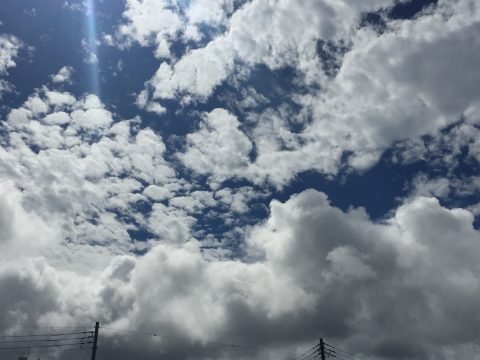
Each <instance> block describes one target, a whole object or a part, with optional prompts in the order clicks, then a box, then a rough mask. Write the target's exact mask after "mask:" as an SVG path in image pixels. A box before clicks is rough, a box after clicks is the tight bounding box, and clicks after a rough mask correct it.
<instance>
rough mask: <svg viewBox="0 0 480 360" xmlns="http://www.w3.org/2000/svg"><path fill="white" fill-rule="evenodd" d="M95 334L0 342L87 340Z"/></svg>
mask: <svg viewBox="0 0 480 360" xmlns="http://www.w3.org/2000/svg"><path fill="white" fill-rule="evenodd" d="M92 337H93V336H84V337H76V338H71V337H68V338H57V339H29V340H10V341H0V344H13V343H31V342H55V341H65V340H85V339H91V338H92Z"/></svg>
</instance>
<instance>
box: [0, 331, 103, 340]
mask: <svg viewBox="0 0 480 360" xmlns="http://www.w3.org/2000/svg"><path fill="white" fill-rule="evenodd" d="M81 334H93V331H82V332H72V333H56V334H31V335H0V338H25V337H55V336H68V335H81Z"/></svg>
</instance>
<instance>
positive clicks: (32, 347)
mask: <svg viewBox="0 0 480 360" xmlns="http://www.w3.org/2000/svg"><path fill="white" fill-rule="evenodd" d="M91 343H92V342H91V341H88V342H85V343H84V344H91ZM84 344H82V343H73V344H50V345H33V346H12V347H0V350H20V349H40V348H53V347H62V346H80V345H84Z"/></svg>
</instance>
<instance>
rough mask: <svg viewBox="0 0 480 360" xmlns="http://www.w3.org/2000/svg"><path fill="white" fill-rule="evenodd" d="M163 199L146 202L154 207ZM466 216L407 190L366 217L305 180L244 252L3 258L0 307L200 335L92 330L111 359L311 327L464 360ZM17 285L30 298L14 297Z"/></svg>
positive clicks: (474, 243) (384, 347)
mask: <svg viewBox="0 0 480 360" xmlns="http://www.w3.org/2000/svg"><path fill="white" fill-rule="evenodd" d="M17 194H18V192H17ZM17 196H18V195H17ZM165 209H166V208H165V207H164V208H163V210H161V209H160V208H158V211H160V212H162V213H163V214H164V215H162V217H163V216H165V215H166V213H165V212H164V210H165ZM172 215H177V214H172ZM162 217H159V218H156V220H158V222H157V221H156V220H155V222H154V223H156V224H158V225H159V229H160V228H163V230H162V231H163V232H164V233H167V232H168V233H170V235H172V236H183V235H185V234H186V233H185V232H184V230H182V227H181V226H180V224H183V226H185V225H187V222H185V221H184V220H182V217H178V216H175V217H173V218H170V220H167V219H168V215H167V218H163V219H162ZM2 219H3V215H2ZM164 220H167V221H168V222H167V223H165V222H164ZM172 221H175V222H176V224H175V223H172ZM472 221H473V216H472V214H471V213H469V212H468V211H466V210H462V209H452V210H449V209H446V208H443V207H441V206H440V205H439V203H438V201H437V200H435V199H431V198H422V197H419V198H415V199H412V200H411V202H409V203H406V204H404V205H402V206H401V207H400V208H398V209H397V211H396V212H395V213H394V214H393V216H392V217H391V218H390V219H387V220H386V221H385V222H384V223H381V224H377V223H374V222H372V221H371V220H369V218H368V216H367V215H366V213H365V211H364V210H363V209H361V208H359V209H352V210H350V211H348V212H342V211H340V210H339V209H337V208H335V207H332V206H331V205H330V204H329V203H328V201H327V198H326V196H325V195H324V194H322V193H318V192H316V191H313V190H310V191H306V192H304V193H301V194H298V195H297V196H294V197H292V198H291V199H290V200H288V201H287V202H285V203H280V202H278V201H273V202H272V203H271V214H270V217H269V219H268V221H267V222H265V223H264V224H260V225H257V226H255V227H253V228H252V229H251V231H250V235H248V237H247V247H246V249H247V251H248V253H249V254H250V255H249V259H244V260H248V261H242V260H240V259H236V260H230V259H225V258H222V259H214V258H208V257H207V255H206V254H205V253H203V252H202V251H201V249H200V245H201V244H200V243H198V242H196V241H194V240H190V241H189V240H187V242H181V243H176V244H174V243H170V244H169V243H165V242H164V243H157V244H156V245H154V246H153V247H152V248H151V249H150V251H149V252H148V253H147V254H146V255H144V256H142V257H137V256H133V255H119V256H116V257H114V258H113V259H112V260H111V261H110V265H108V266H105V267H104V270H103V271H102V274H101V275H100V276H98V273H97V274H91V275H89V274H77V273H75V272H71V271H65V270H63V269H62V268H59V267H54V266H51V265H49V264H48V259H45V258H43V259H39V260H36V261H35V262H32V263H30V265H28V266H26V265H22V266H19V265H18V262H17V263H16V265H15V264H14V262H12V260H6V261H4V262H3V263H2V266H1V267H0V289H4V287H5V286H7V284H8V286H9V294H10V296H9V297H8V299H4V300H2V301H3V302H2V309H3V312H4V313H5V314H9V315H8V321H9V323H10V324H15V325H18V324H21V325H26V324H29V325H37V324H40V325H43V326H54V325H60V324H61V325H64V326H65V325H68V324H75V323H76V322H78V321H80V319H81V321H82V323H85V322H87V323H88V321H91V322H92V323H93V321H94V320H97V319H99V320H100V321H101V323H102V324H103V325H104V326H106V327H108V326H112V327H116V328H120V329H145V330H148V331H161V332H162V333H164V334H170V335H174V336H185V337H189V338H192V339H196V340H197V341H198V342H192V343H183V342H182V343H181V344H180V343H178V342H173V341H168V339H155V338H152V339H149V338H141V339H137V340H135V341H141V343H142V345H141V347H136V346H135V344H133V343H131V342H130V341H131V338H130V337H123V335H122V333H121V332H111V331H108V330H106V329H104V330H102V353H103V354H104V356H107V354H108V356H110V357H115V358H117V359H124V358H125V359H126V358H130V357H131V354H130V353H129V352H130V351H133V352H135V353H136V354H137V356H142V357H143V358H146V359H148V358H151V356H152V355H151V351H153V349H157V350H158V347H159V346H160V347H161V348H162V349H163V351H164V352H165V354H172V355H171V357H173V358H177V357H178V358H182V357H183V356H184V355H182V351H187V352H188V353H189V355H190V356H193V357H194V358H198V359H203V358H211V357H212V356H214V355H215V354H222V355H221V357H222V358H226V359H235V358H238V359H241V358H244V357H243V354H242V353H239V352H236V351H227V352H225V351H224V350H225V349H223V348H221V347H216V346H212V345H209V344H207V343H202V341H219V342H236V343H247V344H251V345H254V346H260V347H270V348H273V349H279V347H278V346H276V345H275V343H277V344H278V343H281V344H282V346H281V347H280V349H282V350H284V351H287V352H289V351H291V356H287V355H286V356H285V358H291V357H292V356H293V355H294V352H293V351H294V349H296V348H297V346H298V345H299V344H305V343H309V342H311V343H313V342H315V341H316V335H317V334H318V332H319V331H321V332H322V335H323V336H325V337H327V338H328V339H331V341H336V342H337V343H338V342H341V343H342V345H343V346H345V347H348V348H349V349H350V350H351V351H356V352H357V351H358V352H359V353H360V354H361V355H363V356H368V357H375V356H379V357H385V358H389V357H392V356H407V355H408V356H410V357H411V358H412V359H446V358H447V355H445V351H447V350H448V351H453V352H454V354H455V355H456V358H458V359H465V360H466V359H471V358H472V357H471V356H472V355H471V353H469V352H468V351H466V348H464V346H466V344H468V343H469V342H470V341H471V340H469V339H473V337H471V331H472V330H473V329H475V328H476V327H478V326H479V324H478V321H477V320H476V319H474V318H472V317H471V314H472V312H474V311H475V309H476V307H477V299H478V296H479V291H480V278H479V277H478V273H479V270H480V269H479V266H478V261H477V259H478V256H479V255H480V245H479V244H480V238H479V234H478V232H477V231H475V230H474V229H473V228H472ZM13 224H14V225H15V226H20V223H15V222H14V223H13ZM160 224H163V225H166V226H163V227H162V226H160ZM187 233H188V231H187ZM182 234H183V235H182ZM39 274H42V275H41V277H40V275H39ZM27 292H28V293H29V294H30V293H31V294H32V298H35V304H32V305H31V306H26V305H24V306H16V305H15V304H23V303H22V302H18V300H19V299H21V298H22V297H23V294H25V293H27ZM352 294H354V296H352ZM152 299H155V301H152ZM392 303H393V304H395V306H394V307H393V308H392ZM92 304H93V306H92ZM325 309H328V311H325ZM96 314H101V315H100V318H98V317H97V316H96ZM26 319H28V320H26ZM466 319H469V321H468V322H465V320H466ZM280 324H282V326H280ZM318 324H321V329H319V328H318ZM424 324H429V326H428V327H425V326H424ZM292 333H294V334H297V335H296V336H295V337H292V336H291V334H292ZM111 335H114V336H113V337H111ZM412 335H414V336H412ZM119 338H121V339H122V344H123V346H122V347H119V346H118V342H116V340H115V339H117V340H118V339H119ZM371 339H375V340H374V341H371ZM392 340H394V341H395V344H393V343H392ZM116 344H117V345H116ZM126 344H128V345H129V346H128V347H126V346H125V345H126ZM412 348H414V349H415V352H414V353H411V349H412ZM182 349H183V350H182ZM467 349H468V348H467ZM155 353H156V352H155ZM462 353H463V355H462ZM156 356H158V354H157V355H156ZM169 356H170V355H169ZM265 356H267V355H266V354H265V353H258V354H255V353H252V352H250V353H249V358H265ZM278 356H279V355H278V353H277V354H276V357H277V358H278Z"/></svg>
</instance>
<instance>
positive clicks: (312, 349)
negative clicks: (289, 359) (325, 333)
mask: <svg viewBox="0 0 480 360" xmlns="http://www.w3.org/2000/svg"><path fill="white" fill-rule="evenodd" d="M317 348H318V344H317V345H314V346H313V347H311V348H310V349H308V350H307V351H305V352H304V353H303V354H300V355H298V356H297V357H296V358H295V359H293V360H297V359H301V358H302V357H304V356H307V354H308V356H310V354H309V353H310V352H312V351H313V353H315V352H316V351H317V350H318V349H317ZM302 360H304V359H302Z"/></svg>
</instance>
